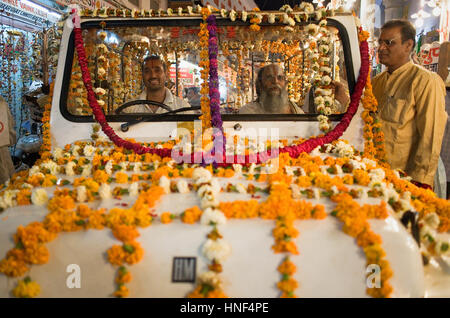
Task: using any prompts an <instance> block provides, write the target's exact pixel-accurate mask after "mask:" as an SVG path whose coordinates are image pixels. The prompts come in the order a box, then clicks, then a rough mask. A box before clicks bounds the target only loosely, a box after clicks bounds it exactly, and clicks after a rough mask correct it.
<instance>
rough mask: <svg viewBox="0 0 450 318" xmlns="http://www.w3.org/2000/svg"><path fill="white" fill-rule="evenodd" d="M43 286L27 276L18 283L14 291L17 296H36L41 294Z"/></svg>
mask: <svg viewBox="0 0 450 318" xmlns="http://www.w3.org/2000/svg"><path fill="white" fill-rule="evenodd" d="M40 292H41V288H40V286H39V284H38V283H36V282H33V281H31V280H30V278H28V277H27V278H25V279H24V280H20V281H19V282H18V283H17V286H16V288H14V289H13V291H12V293H13V295H14V297H17V298H34V297H37V296H38V295H39V293H40Z"/></svg>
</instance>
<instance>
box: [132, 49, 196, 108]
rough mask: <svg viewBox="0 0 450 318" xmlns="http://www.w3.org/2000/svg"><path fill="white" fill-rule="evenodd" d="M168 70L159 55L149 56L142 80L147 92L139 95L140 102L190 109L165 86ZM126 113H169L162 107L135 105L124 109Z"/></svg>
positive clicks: (143, 63) (144, 66)
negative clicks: (147, 101) (152, 102)
mask: <svg viewBox="0 0 450 318" xmlns="http://www.w3.org/2000/svg"><path fill="white" fill-rule="evenodd" d="M168 73H169V72H168V68H167V65H166V63H165V62H164V61H162V60H161V58H160V57H159V56H158V55H151V56H147V57H146V58H145V59H144V61H143V62H142V79H143V81H144V85H145V88H146V89H145V90H144V91H143V92H142V93H141V95H139V97H138V99H139V100H151V101H155V102H159V103H163V104H165V105H167V106H169V107H170V108H171V109H172V110H175V109H179V108H183V107H190V105H189V104H188V103H187V102H186V101H185V100H183V99H181V98H179V97H177V96H174V95H173V94H172V93H171V92H170V90H169V89H168V88H167V87H166V86H165V84H166V82H167V80H168V78H169V74H168ZM124 112H126V113H153V114H161V113H165V112H167V110H165V109H164V108H162V107H159V106H155V105H151V104H149V105H142V104H141V105H134V106H130V107H128V108H126V109H124ZM189 113H191V114H192V111H186V112H182V113H180V114H189Z"/></svg>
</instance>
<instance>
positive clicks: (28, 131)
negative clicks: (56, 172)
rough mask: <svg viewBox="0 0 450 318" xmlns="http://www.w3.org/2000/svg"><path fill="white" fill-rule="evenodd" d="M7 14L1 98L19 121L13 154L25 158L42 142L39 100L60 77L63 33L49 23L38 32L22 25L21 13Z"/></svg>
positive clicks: (0, 56) (0, 28)
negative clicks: (53, 80) (60, 53)
mask: <svg viewBox="0 0 450 318" xmlns="http://www.w3.org/2000/svg"><path fill="white" fill-rule="evenodd" d="M5 12H6V11H5ZM5 12H3V9H2V15H1V16H0V82H1V83H2V85H1V86H0V95H1V96H2V97H3V98H4V99H5V100H6V102H7V103H8V105H9V107H10V110H11V114H12V116H13V118H14V122H15V129H16V134H17V140H18V143H17V144H16V145H15V146H14V147H13V148H12V149H11V151H12V154H13V155H14V156H17V158H19V159H23V158H22V154H23V152H25V153H27V152H36V153H37V150H38V149H39V145H40V143H41V139H42V138H41V136H40V125H42V123H41V120H40V119H41V117H42V110H40V109H39V108H42V107H43V105H42V106H41V107H40V106H39V104H38V103H37V100H38V98H39V97H41V96H43V95H44V94H46V93H47V94H48V85H49V83H51V82H52V78H53V77H54V76H55V74H56V65H57V55H58V51H59V41H60V37H61V34H62V31H61V30H58V28H57V27H58V26H57V25H54V26H52V27H50V25H49V23H47V27H44V29H40V30H36V28H33V27H32V26H30V27H27V26H26V25H25V24H24V23H23V21H22V22H18V20H17V19H18V18H17V13H16V15H14V14H12V13H9V12H6V13H5ZM3 13H4V14H3ZM44 25H45V24H44ZM60 27H62V25H60ZM30 30H35V31H30ZM33 106H36V107H35V109H33ZM39 113H40V114H41V115H39ZM36 114H38V115H36ZM32 145H34V146H33V147H31V148H30V146H32ZM33 149H35V150H36V151H34V150H33ZM22 161H23V160H22ZM16 163H18V162H16ZM18 164H19V163H18Z"/></svg>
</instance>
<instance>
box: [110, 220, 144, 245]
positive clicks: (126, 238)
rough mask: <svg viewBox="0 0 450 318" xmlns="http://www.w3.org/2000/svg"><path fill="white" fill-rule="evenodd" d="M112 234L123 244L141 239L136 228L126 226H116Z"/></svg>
mask: <svg viewBox="0 0 450 318" xmlns="http://www.w3.org/2000/svg"><path fill="white" fill-rule="evenodd" d="M112 232H113V235H114V237H115V238H116V239H118V240H119V241H122V242H131V241H133V240H134V239H136V238H137V237H139V232H138V231H137V230H136V228H135V227H134V226H130V225H125V224H116V225H115V226H114V227H113V230H112Z"/></svg>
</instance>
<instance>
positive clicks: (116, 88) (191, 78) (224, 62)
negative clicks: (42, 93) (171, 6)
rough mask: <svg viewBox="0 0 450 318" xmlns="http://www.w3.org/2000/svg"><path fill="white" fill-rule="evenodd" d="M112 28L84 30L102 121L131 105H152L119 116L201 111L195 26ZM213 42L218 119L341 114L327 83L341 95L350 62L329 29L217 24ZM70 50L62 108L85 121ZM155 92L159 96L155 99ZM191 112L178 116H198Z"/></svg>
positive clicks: (201, 59) (201, 57)
mask: <svg viewBox="0 0 450 318" xmlns="http://www.w3.org/2000/svg"><path fill="white" fill-rule="evenodd" d="M185 21H186V20H185ZM113 22H114V21H113ZM115 22H116V23H111V22H110V21H108V23H99V22H97V23H94V22H89V23H84V24H83V28H84V30H83V38H84V45H85V50H86V55H87V57H88V63H89V70H90V73H91V78H92V82H93V87H94V88H95V89H94V90H95V93H96V96H97V99H98V101H99V104H100V105H101V106H102V108H103V110H104V112H105V114H106V115H116V114H117V110H118V108H119V107H120V106H121V105H123V104H124V103H128V102H130V101H136V100H151V101H154V102H155V103H153V104H147V103H141V104H136V105H131V106H129V107H125V108H124V109H121V110H120V114H123V116H125V115H127V116H129V115H133V114H140V115H142V114H143V113H144V114H148V115H153V114H161V113H165V112H167V111H168V110H174V109H179V108H183V107H190V106H200V104H201V100H202V97H203V98H205V97H207V96H208V89H207V82H206V85H205V84H204V83H205V79H206V78H207V75H206V74H207V67H208V65H207V64H208V63H205V61H207V60H208V55H207V52H208V51H207V49H206V51H205V50H204V49H205V47H204V46H202V44H201V43H202V42H201V38H200V37H199V32H200V23H201V21H200V20H198V19H197V20H191V21H189V22H190V24H192V25H191V26H182V25H180V26H173V23H172V25H168V26H165V25H164V22H165V21H164V20H161V21H159V22H160V24H161V25H155V21H152V22H153V23H152V25H146V22H147V23H148V24H149V21H139V22H140V24H139V25H137V26H129V25H124V23H117V21H115ZM121 22H123V21H121ZM228 22H229V21H228ZM184 24H186V23H184ZM187 24H189V23H187ZM335 24H337V22H335ZM344 32H345V30H344ZM341 33H342V30H341ZM218 40H219V41H218V47H219V57H218V73H219V74H218V75H219V91H220V104H221V113H223V114H231V115H233V114H234V115H239V114H267V113H280V114H284V113H290V114H296V115H298V116H300V117H301V116H302V114H318V113H321V112H322V109H321V108H320V105H322V104H324V103H327V105H330V104H331V107H329V108H327V109H328V110H331V114H341V113H343V112H345V111H346V107H347V104H346V103H345V102H339V98H338V96H337V95H336V96H335V95H334V94H335V93H336V88H335V86H334V85H333V83H335V82H338V83H340V84H341V85H340V87H341V88H343V90H344V91H345V95H347V96H348V95H349V93H350V92H349V86H350V91H351V90H352V86H353V85H354V84H353V83H354V78H353V76H350V77H351V78H349V77H348V76H347V73H348V74H352V72H351V71H349V70H351V69H350V68H349V67H350V66H351V65H347V64H351V61H347V60H346V58H345V57H348V56H350V53H349V48H348V44H347V47H346V44H345V43H343V41H342V36H341V34H340V32H339V31H338V28H337V27H336V26H333V25H332V23H328V25H326V26H325V25H318V24H314V25H311V24H309V25H307V24H303V25H302V24H298V25H296V26H294V27H290V26H286V25H283V24H282V25H276V24H267V25H262V26H261V29H260V30H259V31H257V32H255V31H251V30H250V27H249V25H248V24H244V23H240V25H239V24H238V23H236V24H235V25H234V24H231V23H225V21H222V23H221V20H220V19H218ZM202 49H203V50H202ZM69 50H71V52H72V54H73V55H71V54H69V55H68V56H69V57H72V56H73V59H72V58H71V59H70V61H71V62H72V63H71V65H69V68H68V67H67V64H66V75H65V78H64V81H65V83H64V85H63V87H67V94H63V96H64V95H65V96H64V97H66V98H64V100H62V105H61V106H62V107H63V108H64V109H65V110H66V112H67V113H68V114H70V115H75V116H77V117H79V116H86V117H88V116H89V117H91V114H92V111H91V109H90V107H89V104H88V100H87V94H86V90H85V88H84V85H83V81H82V76H81V70H80V67H79V64H78V57H77V54H76V52H74V49H73V44H71V46H70V47H69ZM205 52H206V54H205ZM68 64H70V63H68ZM202 71H203V75H202ZM202 84H203V85H202ZM205 88H206V89H205ZM156 90H159V92H163V94H162V95H161V94H159V95H158V94H154V92H155V91H156ZM158 103H159V104H161V103H162V104H164V105H167V106H169V109H167V108H165V107H163V106H161V105H157V104H158ZM198 108H199V107H197V109H195V110H188V111H186V112H180V113H178V114H199V112H200V111H199V110H198ZM327 115H329V114H327ZM172 116H178V115H175V114H173V115H172Z"/></svg>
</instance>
